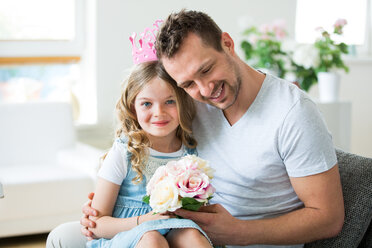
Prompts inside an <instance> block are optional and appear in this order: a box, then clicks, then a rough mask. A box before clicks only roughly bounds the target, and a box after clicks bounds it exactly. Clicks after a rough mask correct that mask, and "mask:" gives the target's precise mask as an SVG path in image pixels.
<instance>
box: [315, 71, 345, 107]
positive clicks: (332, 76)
mask: <svg viewBox="0 0 372 248" xmlns="http://www.w3.org/2000/svg"><path fill="white" fill-rule="evenodd" d="M317 76H318V85H319V100H320V102H337V101H338V99H339V94H340V75H339V74H337V73H336V72H319V73H318V75H317Z"/></svg>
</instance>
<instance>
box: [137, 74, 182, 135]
mask: <svg viewBox="0 0 372 248" xmlns="http://www.w3.org/2000/svg"><path fill="white" fill-rule="evenodd" d="M134 108H135V111H136V115H137V120H138V123H139V124H140V126H141V127H142V129H143V130H144V131H145V132H146V133H147V134H148V135H149V138H150V140H151V136H154V137H158V138H159V137H164V138H166V137H169V138H173V137H175V135H176V129H177V127H178V125H179V119H178V110H177V105H176V94H175V92H174V90H173V89H172V87H171V86H170V85H168V83H166V82H164V81H163V80H162V79H160V78H158V77H155V78H153V79H152V80H150V82H148V83H147V84H146V85H145V87H144V88H143V89H142V90H141V91H140V92H139V93H138V95H137V97H136V99H135V101H134Z"/></svg>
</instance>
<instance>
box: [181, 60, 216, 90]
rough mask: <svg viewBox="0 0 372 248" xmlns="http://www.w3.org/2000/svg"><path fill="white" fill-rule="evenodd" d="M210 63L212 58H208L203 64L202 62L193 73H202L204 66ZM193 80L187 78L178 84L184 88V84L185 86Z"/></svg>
mask: <svg viewBox="0 0 372 248" xmlns="http://www.w3.org/2000/svg"><path fill="white" fill-rule="evenodd" d="M208 64H211V61H210V60H207V61H205V62H204V63H203V64H201V65H200V66H199V68H198V69H197V70H196V72H195V73H194V74H193V75H196V74H200V73H201V72H202V71H203V70H204V68H205V67H207V66H208ZM192 82H193V80H187V81H184V82H181V83H179V84H178V86H179V87H181V88H183V86H185V85H187V84H189V83H192Z"/></svg>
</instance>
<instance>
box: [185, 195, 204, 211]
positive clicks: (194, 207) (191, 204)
mask: <svg viewBox="0 0 372 248" xmlns="http://www.w3.org/2000/svg"><path fill="white" fill-rule="evenodd" d="M181 203H182V208H183V209H186V210H191V211H198V210H199V208H200V207H201V206H203V204H204V202H199V201H197V200H195V199H194V198H191V197H184V198H182V199H181Z"/></svg>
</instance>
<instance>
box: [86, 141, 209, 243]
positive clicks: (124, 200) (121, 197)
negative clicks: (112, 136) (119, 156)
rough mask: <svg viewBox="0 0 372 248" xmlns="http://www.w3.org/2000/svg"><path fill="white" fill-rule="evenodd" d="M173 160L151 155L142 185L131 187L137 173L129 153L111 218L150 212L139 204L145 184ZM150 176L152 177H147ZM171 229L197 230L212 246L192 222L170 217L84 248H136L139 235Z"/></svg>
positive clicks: (188, 152)
mask: <svg viewBox="0 0 372 248" xmlns="http://www.w3.org/2000/svg"><path fill="white" fill-rule="evenodd" d="M120 141H121V142H123V143H124V142H125V141H124V140H120ZM188 154H196V150H195V149H189V148H187V147H185V151H184V154H183V155H182V156H185V155H188ZM175 159H177V158H174V157H172V158H169V157H154V156H150V157H149V159H148V164H147V175H146V172H145V173H144V174H145V176H144V177H143V180H142V182H141V183H139V184H133V183H132V178H134V177H135V176H136V175H137V174H136V173H135V172H134V171H133V170H132V166H131V164H130V154H128V156H127V162H128V163H127V164H128V174H127V176H126V178H125V179H124V181H123V183H122V184H121V186H120V190H119V194H118V197H117V200H116V203H115V207H114V210H113V214H112V216H113V217H117V218H129V217H134V216H138V215H143V214H146V213H148V212H150V211H151V207H150V206H149V205H148V204H146V203H144V202H143V201H142V198H143V196H145V195H146V182H147V180H149V179H150V178H151V176H152V174H153V173H154V172H155V170H156V169H157V168H158V167H159V166H161V165H165V164H166V163H167V162H168V161H171V160H175ZM149 173H150V174H151V175H149ZM172 228H196V229H198V230H199V231H200V232H201V233H202V234H203V235H204V236H205V237H206V238H207V240H208V241H209V242H210V243H211V241H210V239H209V238H208V236H207V235H206V234H205V232H204V231H203V230H202V229H201V228H200V227H199V226H198V225H197V224H196V223H195V222H193V221H192V220H188V219H178V218H171V219H166V220H154V221H146V222H143V223H142V224H140V225H138V226H136V227H134V228H132V229H131V230H128V231H123V232H120V233H118V234H116V235H115V236H114V237H113V238H112V239H105V238H100V239H95V240H92V241H89V242H87V244H86V246H87V247H89V248H96V247H135V246H136V245H137V243H138V241H139V240H140V239H141V237H142V235H143V234H145V233H146V232H148V231H153V230H157V231H159V232H160V233H161V234H162V235H166V234H167V233H168V232H169V231H170V230H171V229H172ZM211 244H212V243H211Z"/></svg>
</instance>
